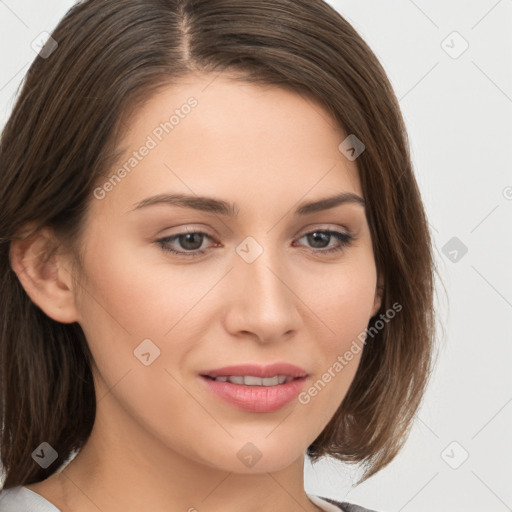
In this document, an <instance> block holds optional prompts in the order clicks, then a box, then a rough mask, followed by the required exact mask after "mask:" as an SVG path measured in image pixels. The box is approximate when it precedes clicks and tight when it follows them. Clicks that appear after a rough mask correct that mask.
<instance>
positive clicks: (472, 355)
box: [0, 0, 512, 512]
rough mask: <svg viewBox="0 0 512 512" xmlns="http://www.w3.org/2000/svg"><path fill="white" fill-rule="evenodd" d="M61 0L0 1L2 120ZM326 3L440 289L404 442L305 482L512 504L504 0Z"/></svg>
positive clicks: (371, 492)
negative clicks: (372, 106) (390, 452)
mask: <svg viewBox="0 0 512 512" xmlns="http://www.w3.org/2000/svg"><path fill="white" fill-rule="evenodd" d="M73 3H74V2H72V1H65V0H59V1H53V2H51V6H48V4H47V2H44V3H43V2H38V1H36V0H31V1H28V0H23V1H15V0H0V41H1V46H0V126H3V125H4V123H5V121H6V119H7V117H8V115H9V112H10V109H11V108H12V104H13V99H14V96H15V94H16V90H17V87H18V85H19V83H20V81H21V79H22V77H23V75H24V73H25V72H26V71H27V69H28V65H29V63H30V62H31V61H32V60H33V59H34V57H35V53H34V50H32V48H31V42H32V41H33V40H34V39H35V38H36V37H37V36H38V35H39V34H40V33H41V32H43V31H48V32H51V30H52V29H53V28H54V26H55V24H56V23H57V22H58V21H59V19H60V18H61V17H62V16H63V14H64V13H65V11H66V10H67V9H68V8H69V7H70V6H71V5H72V4H73ZM329 3H331V5H333V6H334V7H335V8H336V9H337V10H338V11H339V12H340V13H341V14H342V15H343V16H344V17H345V18H346V19H347V20H348V21H349V22H350V23H352V25H353V26H354V27H355V28H356V29H357V30H358V31H359V33H360V34H361V35H362V36H363V38H364V39H365V40H366V41H367V42H368V44H369V45H370V46H371V47H372V49H373V50H374V52H375V53H376V55H377V57H378V58H379V59H380V61H381V63H382V64H383V66H384V68H385V69H386V71H387V73H388V75H389V77H390V80H391V82H392V84H393V86H394V88H395V91H396V94H397V96H398V98H399V100H400V104H401V107H402V111H403V114H404V117H405V120H406V123H407V128H408V132H409V137H410V140H411V149H412V154H413V159H414V164H415V170H416V174H417V179H418V182H419V184H420V188H421V191H422V194H423V198H424V201H425V205H426V208H427V213H428V216H429V220H430V225H431V228H432V234H433V236H434V241H435V245H436V254H437V261H438V265H439V269H440V272H441V274H442V279H443V281H444V284H445V286H446V292H445V291H444V289H443V287H442V286H439V287H438V300H437V303H438V308H439V323H440V326H442V327H441V328H440V329H439V346H440V348H439V356H438V363H437V367H436V370H435V373H434V375H433V378H432V381H431V385H430V387H429V389H428V392H427V394H426V396H425V400H424V405H423V407H422V408H421V410H420V411H419V413H418V415H417V421H416V423H415V425H414V427H413V429H412V431H411V435H410V437H409V439H408V441H407V443H406V445H405V447H404V449H403V451H402V452H401V453H400V455H399V456H398V457H397V458H396V459H395V461H394V462H393V463H391V464H390V465H389V466H388V467H387V468H385V469H384V470H382V471H381V472H380V473H378V474H377V475H375V476H374V477H372V478H371V479H369V480H368V481H367V482H365V483H363V484H361V485H360V486H357V487H352V484H353V483H354V482H355V481H356V478H357V476H358V475H359V474H360V472H357V471H356V469H355V468H351V467H349V466H344V465H342V464H340V463H337V462H333V461H327V460H325V461H321V462H319V463H317V464H315V465H314V466H313V467H311V465H309V464H307V466H306V490H307V492H309V493H313V494H319V495H322V496H329V497H333V498H337V499H340V500H347V501H352V502H355V503H360V504H362V505H364V506H366V507H369V508H375V509H377V510H379V511H380V512H401V511H404V512H409V511H411V512H412V511H417V512H420V511H428V512H437V511H439V512H441V511H442V512H446V511H452V512H457V511H461V512H462V511H464V512H467V511H477V510H478V511H480V510H486V511H487V512H501V511H506V510H512V486H511V484H510V482H511V481H512V479H511V477H512V436H511V431H512V429H511V427H512V386H511V385H510V367H511V366H512V343H511V341H512V321H511V319H512V314H511V313H512V272H511V271H510V266H511V262H512V257H511V256H512V236H511V235H510V226H511V220H512V172H511V165H512V139H511V137H512V61H511V49H512V31H511V30H510V28H511V27H512V1H511V0H500V1H496V0H481V1H476V0H473V1H460V0H457V1H451V2H446V1H442V0H435V1H426V0H415V1H412V0H396V1H395V0H393V1H387V2H382V1H379V0H371V1H370V0H366V1H364V2H362V1H360V0H330V2H329ZM454 31H456V32H457V33H458V34H459V35H457V34H453V32H454ZM443 41H444V42H443ZM464 41H466V43H465V42H464ZM466 44H468V45H469V46H468V48H467V50H466V51H464V52H463V53H461V54H460V55H459V53H460V52H461V51H462V50H463V49H464V47H465V45H466ZM450 54H451V55H450ZM453 237H456V239H457V240H455V241H453V240H452V241H451V242H450V243H449V244H448V242H449V241H450V240H451V239H452V238H453ZM446 244H448V245H446ZM453 244H455V245H453ZM462 244H464V246H465V247H467V253H466V254H463V252H462V251H461V247H463V246H462ZM454 251H455V252H454ZM454 260H455V261H454ZM413 342H414V340H411V343H413ZM466 455H467V459H466V460H464V457H465V456H466Z"/></svg>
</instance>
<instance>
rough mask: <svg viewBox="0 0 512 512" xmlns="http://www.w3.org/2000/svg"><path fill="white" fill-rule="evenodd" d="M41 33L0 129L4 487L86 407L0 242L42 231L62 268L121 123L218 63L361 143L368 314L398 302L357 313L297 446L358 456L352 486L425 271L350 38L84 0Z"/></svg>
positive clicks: (367, 79)
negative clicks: (312, 103) (323, 422)
mask: <svg viewBox="0 0 512 512" xmlns="http://www.w3.org/2000/svg"><path fill="white" fill-rule="evenodd" d="M52 37H53V39H55V40H56V41H57V43H58V47H57V48H56V49H55V50H54V51H53V53H51V54H50V55H49V56H48V55H46V58H44V56H37V57H36V59H35V60H34V62H33V63H32V65H31V67H30V69H29V71H28V73H27V75H26V77H25V79H24V83H23V84H22V88H21V91H20V93H19V95H18V98H17V101H16V103H15V106H14V109H13V111H12V114H11V116H10V118H9V119H8V121H7V124H6V126H5V128H4V130H3V132H2V137H1V142H0V204H1V205H2V216H1V219H0V279H1V285H0V286H1V290H2V293H1V296H0V315H1V325H2V330H1V334H0V358H1V359H0V383H1V384H0V385H1V388H0V400H1V402H0V403H1V408H0V410H1V415H2V416H1V418H2V427H3V428H2V432H1V447H0V448H1V460H2V464H3V468H4V471H5V482H4V488H5V489H7V488H10V487H14V486H17V485H27V484H31V483H35V482H38V481H41V480H44V479H46V478H48V477H49V476H50V475H51V473H53V472H54V470H55V468H57V467H58V466H59V465H61V464H62V463H64V462H65V461H66V459H67V458H68V457H69V456H70V454H71V453H72V452H73V451H75V450H79V449H80V448H81V447H82V446H83V445H84V444H85V442H86V441H87V438H88V436H89V435H90V432H91V429H92V425H93V422H94V418H95V411H96V399H95V395H94V386H93V379H92V373H91V361H92V356H91V353H90V351H89V348H88V345H87V341H86V339H85V336H84V333H83V331H82V329H81V327H80V326H79V324H78V323H76V322H75V323H69V324H64V323H59V322H56V321H54V320H52V319H51V318H49V317H48V316H47V315H45V314H44V312H43V311H42V310H41V309H39V308H38V307H37V306H36V305H35V304H34V303H33V302H32V301H31V300H30V298H29V297H28V295H27V293H26V292H25V290H24V288H23V287H22V286H21V284H20V281H19V279H18V277H17V275H16V274H15V272H14V271H13V270H12V268H11V263H10V259H9V251H10V243H11V241H12V240H14V239H16V238H20V237H21V236H22V231H23V230H24V229H25V228H27V227H31V228H32V233H33V232H36V231H37V230H38V229H39V228H41V227H43V226H47V227H49V228H51V229H52V230H53V232H54V233H55V234H56V236H57V238H58V240H60V241H61V242H62V243H64V245H65V247H68V248H70V249H71V250H72V251H73V252H74V254H75V255H76V259H77V263H78V264H79V263H80V245H79V244H80V242H81V238H80V236H81V233H82V231H81V230H82V229H83V225H84V219H85V215H86V213H87V206H88V204H89V202H90V201H91V196H92V191H93V189H94V186H95V183H96V181H97V179H98V177H100V178H101V177H102V176H105V173H107V172H108V171H109V167H110V166H111V165H112V162H114V161H115V158H116V157H117V150H118V147H117V143H118V141H119V140H120V139H119V137H120V135H121V134H122V133H123V130H122V128H123V119H124V118H125V116H126V115H127V113H129V112H132V111H134V109H135V108H136V107H137V105H139V104H140V102H141V101H144V100H146V99H148V98H149V97H150V96H151V94H153V93H154V92H155V91H156V90H157V89H159V88H160V87H163V86H166V85H169V84H171V83H172V81H173V80H174V79H177V78H179V77H182V76H185V75H187V74H189V73H190V72H191V71H202V72H212V73H217V72H236V73H237V74H238V75H239V78H238V79H240V80H243V81H245V82H253V83H260V84H268V85H277V86H281V87H287V88H289V89H290V90H293V91H295V92H297V93H299V94H304V95H310V96H312V97H315V98H316V99H317V100H319V101H320V102H321V103H322V104H323V105H324V106H325V107H326V108H327V110H328V111H329V112H330V113H331V114H332V116H333V118H334V119H335V120H336V121H337V122H338V123H339V125H340V127H342V128H343V130H344V131H345V132H346V133H347V134H354V135H356V137H357V138H358V139H360V140H361V141H363V143H364V145H365V150H364V152H363V153H362V154H361V155H360V156H359V157H358V159H357V166H358V169H359V176H360V181H361V185H362V190H363V193H364V197H365V200H366V202H367V210H366V215H367V220H368V224H369V227H370V232H371V236H372V243H373V248H374V255H375V261H376V266H377V270H378V272H379V274H380V275H381V276H382V277H383V279H384V289H383V297H382V306H381V310H380V311H379V313H382V312H385V311H387V310H389V309H390V308H391V307H392V304H399V305H401V306H402V309H401V311H400V313H398V314H397V315H396V318H394V319H393V320H392V321H390V322H386V325H385V326H384V327H383V328H380V329H377V328H376V327H375V323H376V322H377V321H378V318H379V314H377V315H376V316H375V317H372V319H371V320H370V323H369V325H368V329H369V330H370V329H372V328H373V329H374V331H372V332H376V334H375V335H374V336H373V335H372V339H371V341H370V342H369V343H367V345H366V346H365V348H364V350H363V353H362V355H361V361H360V364H359V367H358V370H357V373H356V375H355V377H354V380H353V382H352V384H351V386H350V388H349V390H348V393H347V395H346V396H345V398H344V399H343V401H342V403H341V405H340V407H339V409H338V411H337V412H336V413H335V415H334V416H333V418H332V419H331V421H330V422H329V424H328V425H327V426H326V428H325V429H324V431H323V432H322V433H321V434H320V436H319V437H318V438H317V439H316V440H315V441H314V442H313V443H312V444H311V445H310V446H309V447H308V451H307V454H308V455H309V456H310V457H311V459H312V461H313V462H314V461H316V460H318V459H319V458H320V457H322V456H325V455H328V456H332V457H334V458H336V459H339V460H341V461H345V462H350V463H360V464H361V465H362V466H363V467H364V468H365V473H364V478H363V479H361V480H360V481H363V480H365V479H366V478H368V477H369V476H371V475H373V474H374V473H375V472H377V471H379V470H380V469H382V468H383V467H384V466H386V465H387V464H389V462H391V460H393V458H394V457H395V456H396V454H397V453H398V451H399V450H400V448H401V447H402V445H403V443H404V441H405V439H406V435H407V434H408V431H409V429H410V426H411V423H412V419H413V416H414V414H415V413H416V411H417V409H418V407H419V405H420V402H421V400H422V397H423V393H424V391H425V387H426V384H427V382H428V379H429V376H430V373H431V368H432V361H433V358H432V355H433V348H434V345H433V342H434V330H435V329H434V309H433V281H434V279H433V276H434V273H435V269H434V263H433V258H432V251H431V241H430V234H429V230H428V223H427V220H426V217H425V213H424V209H423V205H422V201H421V197H420V193H419V190H418V186H417V183H416V181H415V178H414V175H413V170H412V164H411V160H410V154H409V147H408V140H407V134H406V130H405V125H404V122H403V118H402V116H401V113H400V108H399V104H398V101H397V99H396V97H395V94H394V92H393V90H392V87H391V85H390V83H389V81H388V79H387V77H386V74H385V72H384V70H383V68H382V67H381V65H380V64H379V62H378V60H377V58H376V57H375V55H374V54H373V52H372V51H371V50H370V48H369V47H368V46H367V44H366V43H365V42H364V41H363V40H362V39H361V37H360V36H359V35H358V33H357V32H356V31H355V30H354V28H353V27H352V26H351V25H350V24H349V23H348V22H347V21H346V20H345V19H344V18H343V17H342V16H341V15H340V14H339V13H338V12H337V11H336V10H334V9H333V8H332V7H330V6H329V5H328V4H326V3H325V2H323V1H321V0H251V1H250V2H247V1H244V0H215V1H212V0H118V1H116V2H104V1H101V0H86V1H82V2H79V3H77V5H75V6H74V7H72V8H71V9H70V10H69V12H68V13H67V14H66V16H65V17H64V18H63V19H62V20H61V22H60V23H59V24H58V26H57V27H56V29H55V30H54V32H53V33H52ZM340 142H341V141H340ZM103 179H104V178H103ZM27 234H28V231H26V232H25V233H24V235H27ZM54 250H55V248H54ZM79 266H80V265H78V267H79ZM381 323H382V320H381ZM43 441H46V442H48V443H49V444H50V445H51V446H52V447H54V448H55V450H56V451H57V453H58V458H57V460H56V463H55V464H54V465H52V466H51V468H52V469H51V470H50V469H43V468H41V467H40V466H39V465H38V464H36V463H35V462H34V460H33V459H32V456H31V454H32V452H33V451H34V449H35V448H36V447H37V446H39V444H40V443H41V442H43Z"/></svg>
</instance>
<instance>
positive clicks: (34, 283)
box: [9, 228, 79, 323]
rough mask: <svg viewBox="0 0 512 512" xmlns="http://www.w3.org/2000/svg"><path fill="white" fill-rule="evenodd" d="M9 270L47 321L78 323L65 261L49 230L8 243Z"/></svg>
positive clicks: (43, 229) (69, 275)
mask: <svg viewBox="0 0 512 512" xmlns="http://www.w3.org/2000/svg"><path fill="white" fill-rule="evenodd" d="M9 256H10V261H11V267H12V269H13V270H14V272H16V275H17V276H18V279H19V280H20V282H21V285H22V286H23V288H24V289H25V291H26V292H27V294H28V296H29V297H30V299H31V300H32V302H34V303H35V304H36V305H37V306H39V308H40V309H42V310H43V311H44V312H45V313H46V314H47V315H48V316H49V317H50V318H52V319H53V320H56V321H57V322H61V323H72V322H77V321H78V320H79V314H78V310H77V309H76V305H75V297H74V293H73V291H74V290H73V278H72V276H71V274H70V272H69V270H68V269H71V265H70V264H69V261H68V259H66V257H65V256H64V255H63V254H60V251H59V245H58V241H57V239H56V237H55V236H54V235H53V233H52V231H51V230H50V229H49V228H42V229H41V230H39V231H38V232H36V233H32V234H30V235H27V236H25V237H21V238H16V239H14V240H12V241H11V247H10V252H9Z"/></svg>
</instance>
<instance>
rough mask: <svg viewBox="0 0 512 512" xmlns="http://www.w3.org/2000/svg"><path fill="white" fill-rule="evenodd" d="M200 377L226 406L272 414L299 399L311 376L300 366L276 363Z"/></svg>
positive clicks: (234, 368)
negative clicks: (307, 379)
mask: <svg viewBox="0 0 512 512" xmlns="http://www.w3.org/2000/svg"><path fill="white" fill-rule="evenodd" d="M199 376H200V378H201V380H202V381H203V382H204V383H205V384H206V387H207V388H208V389H209V390H210V391H211V392H213V394H214V395H216V397H219V398H221V399H222V400H223V401H224V402H227V403H229V404H231V405H233V406H235V407H237V408H239V409H244V410H246V411H251V412H273V411H276V410H278V409H280V408H282V407H284V406H285V405H288V404H290V403H291V402H292V401H293V400H294V399H295V398H296V397H297V395H298V394H299V393H300V391H301V389H302V388H303V386H304V382H305V380H306V378H307V376H308V374H307V373H306V371H305V370H304V369H302V368H299V367H298V366H294V365H290V364H286V363H276V364H272V365H268V366H258V365H238V366H229V367H224V368H218V369H215V370H208V371H205V372H201V373H200V374H199Z"/></svg>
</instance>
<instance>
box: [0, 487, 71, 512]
mask: <svg viewBox="0 0 512 512" xmlns="http://www.w3.org/2000/svg"><path fill="white" fill-rule="evenodd" d="M0 510H1V511H2V512H61V510H60V509H58V508H57V507H56V506H55V505H52V504H51V503H50V502H49V501H47V500H45V499H44V498H43V497H42V496H41V495H39V494H37V493H36V492H34V491H31V490H30V489H28V488H27V487H23V486H18V487H12V488H10V489H2V490H0Z"/></svg>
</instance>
